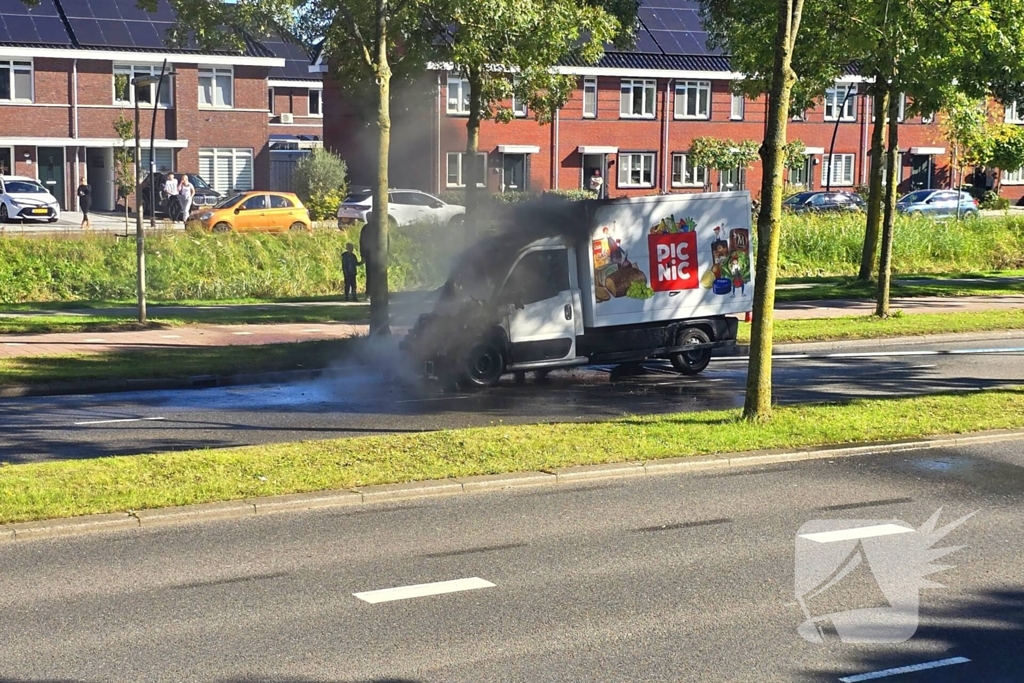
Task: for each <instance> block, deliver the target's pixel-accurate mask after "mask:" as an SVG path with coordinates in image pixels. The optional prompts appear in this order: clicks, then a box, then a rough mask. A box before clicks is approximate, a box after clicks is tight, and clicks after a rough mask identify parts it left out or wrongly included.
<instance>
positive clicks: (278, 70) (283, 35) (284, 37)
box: [260, 30, 320, 81]
mask: <svg viewBox="0 0 1024 683" xmlns="http://www.w3.org/2000/svg"><path fill="white" fill-rule="evenodd" d="M260 43H262V44H263V46H264V47H265V48H266V49H267V50H269V51H270V52H271V53H272V54H273V55H274V56H275V57H284V66H283V67H280V66H275V67H273V68H272V69H271V70H270V78H273V79H275V80H304V81H309V80H320V74H311V73H309V65H310V64H311V63H312V62H311V60H312V59H313V56H312V55H311V54H310V51H309V50H308V49H307V48H306V46H305V45H303V44H302V43H300V42H299V40H298V39H297V38H295V37H294V36H291V35H289V34H288V32H287V31H284V30H282V31H280V32H279V34H278V35H272V36H268V37H266V38H261V39H260Z"/></svg>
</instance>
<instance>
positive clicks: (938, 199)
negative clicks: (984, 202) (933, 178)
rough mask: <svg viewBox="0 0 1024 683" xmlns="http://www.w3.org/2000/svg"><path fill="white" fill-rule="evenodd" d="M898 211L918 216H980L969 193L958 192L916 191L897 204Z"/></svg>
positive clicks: (903, 197)
mask: <svg viewBox="0 0 1024 683" xmlns="http://www.w3.org/2000/svg"><path fill="white" fill-rule="evenodd" d="M896 210H897V211H899V212H900V213H907V214H911V215H916V216H956V215H957V214H958V213H959V215H960V217H961V218H966V217H974V216H977V215H978V214H979V211H978V202H977V200H976V199H974V197H972V196H971V195H970V194H968V193H967V192H958V191H956V190H915V191H914V192H911V193H909V194H905V195H903V196H902V197H900V198H899V201H897V202H896Z"/></svg>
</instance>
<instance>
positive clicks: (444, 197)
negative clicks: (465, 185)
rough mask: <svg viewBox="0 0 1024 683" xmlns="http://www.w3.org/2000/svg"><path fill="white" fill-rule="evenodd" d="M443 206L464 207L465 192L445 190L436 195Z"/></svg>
mask: <svg viewBox="0 0 1024 683" xmlns="http://www.w3.org/2000/svg"><path fill="white" fill-rule="evenodd" d="M437 198H438V199H440V200H441V201H442V202H444V203H445V204H455V205H456V206H465V205H466V192H465V190H445V191H444V192H441V193H440V194H438V195H437Z"/></svg>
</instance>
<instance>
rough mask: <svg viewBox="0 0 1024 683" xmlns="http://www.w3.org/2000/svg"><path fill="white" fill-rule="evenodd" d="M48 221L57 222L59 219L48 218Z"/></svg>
mask: <svg viewBox="0 0 1024 683" xmlns="http://www.w3.org/2000/svg"><path fill="white" fill-rule="evenodd" d="M46 222H47V223H56V222H57V219H56V218H47V219H46Z"/></svg>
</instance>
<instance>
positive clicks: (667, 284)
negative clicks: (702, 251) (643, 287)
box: [647, 232, 700, 292]
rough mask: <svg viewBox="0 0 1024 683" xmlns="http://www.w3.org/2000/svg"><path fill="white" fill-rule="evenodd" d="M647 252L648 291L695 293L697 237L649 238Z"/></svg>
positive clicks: (686, 233)
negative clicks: (649, 289) (648, 255)
mask: <svg viewBox="0 0 1024 683" xmlns="http://www.w3.org/2000/svg"><path fill="white" fill-rule="evenodd" d="M647 248H648V249H649V251H650V259H651V289H653V290H654V291H655V292H675V291H678V290H681V289H696V288H697V286H698V285H699V284H700V278H699V277H698V276H697V233H695V232H677V233H675V234H669V235H648V236H647Z"/></svg>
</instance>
